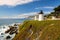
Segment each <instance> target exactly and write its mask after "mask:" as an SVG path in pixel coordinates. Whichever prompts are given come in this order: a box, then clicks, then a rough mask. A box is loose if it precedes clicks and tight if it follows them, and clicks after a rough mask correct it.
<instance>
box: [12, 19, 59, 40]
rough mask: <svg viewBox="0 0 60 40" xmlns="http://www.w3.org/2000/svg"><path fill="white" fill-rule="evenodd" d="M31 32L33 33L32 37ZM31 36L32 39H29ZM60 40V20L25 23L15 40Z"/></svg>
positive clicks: (20, 27)
mask: <svg viewBox="0 0 60 40" xmlns="http://www.w3.org/2000/svg"><path fill="white" fill-rule="evenodd" d="M30 30H32V31H33V34H32V35H31V32H30ZM29 35H30V37H29ZM27 39H29V40H34V39H37V40H60V20H47V21H34V20H30V21H24V23H23V24H22V25H20V26H19V33H18V34H17V35H16V36H15V37H14V39H13V40H27Z"/></svg>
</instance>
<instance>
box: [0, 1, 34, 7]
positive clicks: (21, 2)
mask: <svg viewBox="0 0 60 40" xmlns="http://www.w3.org/2000/svg"><path fill="white" fill-rule="evenodd" d="M33 1H34V0H0V6H1V5H8V6H16V5H22V4H26V3H30V2H33Z"/></svg>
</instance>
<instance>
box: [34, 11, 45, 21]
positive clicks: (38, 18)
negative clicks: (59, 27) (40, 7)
mask: <svg viewBox="0 0 60 40" xmlns="http://www.w3.org/2000/svg"><path fill="white" fill-rule="evenodd" d="M34 20H38V21H42V20H44V13H43V11H41V12H40V13H38V14H37V15H35V17H34Z"/></svg>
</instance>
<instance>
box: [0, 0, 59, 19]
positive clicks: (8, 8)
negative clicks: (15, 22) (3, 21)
mask: <svg viewBox="0 0 60 40" xmlns="http://www.w3.org/2000/svg"><path fill="white" fill-rule="evenodd" d="M59 5H60V0H0V18H25V17H28V16H30V15H35V14H37V13H39V12H40V10H43V12H44V14H48V13H50V12H53V11H54V10H53V9H54V8H55V7H57V6H59Z"/></svg>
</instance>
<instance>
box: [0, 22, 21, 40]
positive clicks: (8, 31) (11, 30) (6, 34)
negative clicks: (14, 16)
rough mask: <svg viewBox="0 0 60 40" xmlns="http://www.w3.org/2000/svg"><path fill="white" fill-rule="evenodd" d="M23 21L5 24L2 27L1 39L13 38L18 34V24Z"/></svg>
mask: <svg viewBox="0 0 60 40" xmlns="http://www.w3.org/2000/svg"><path fill="white" fill-rule="evenodd" d="M19 24H21V23H14V24H11V25H7V26H6V25H5V26H3V27H2V28H0V40H12V39H13V38H14V36H15V35H16V34H18V32H19V31H18V29H19V27H18V25H19Z"/></svg>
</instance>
